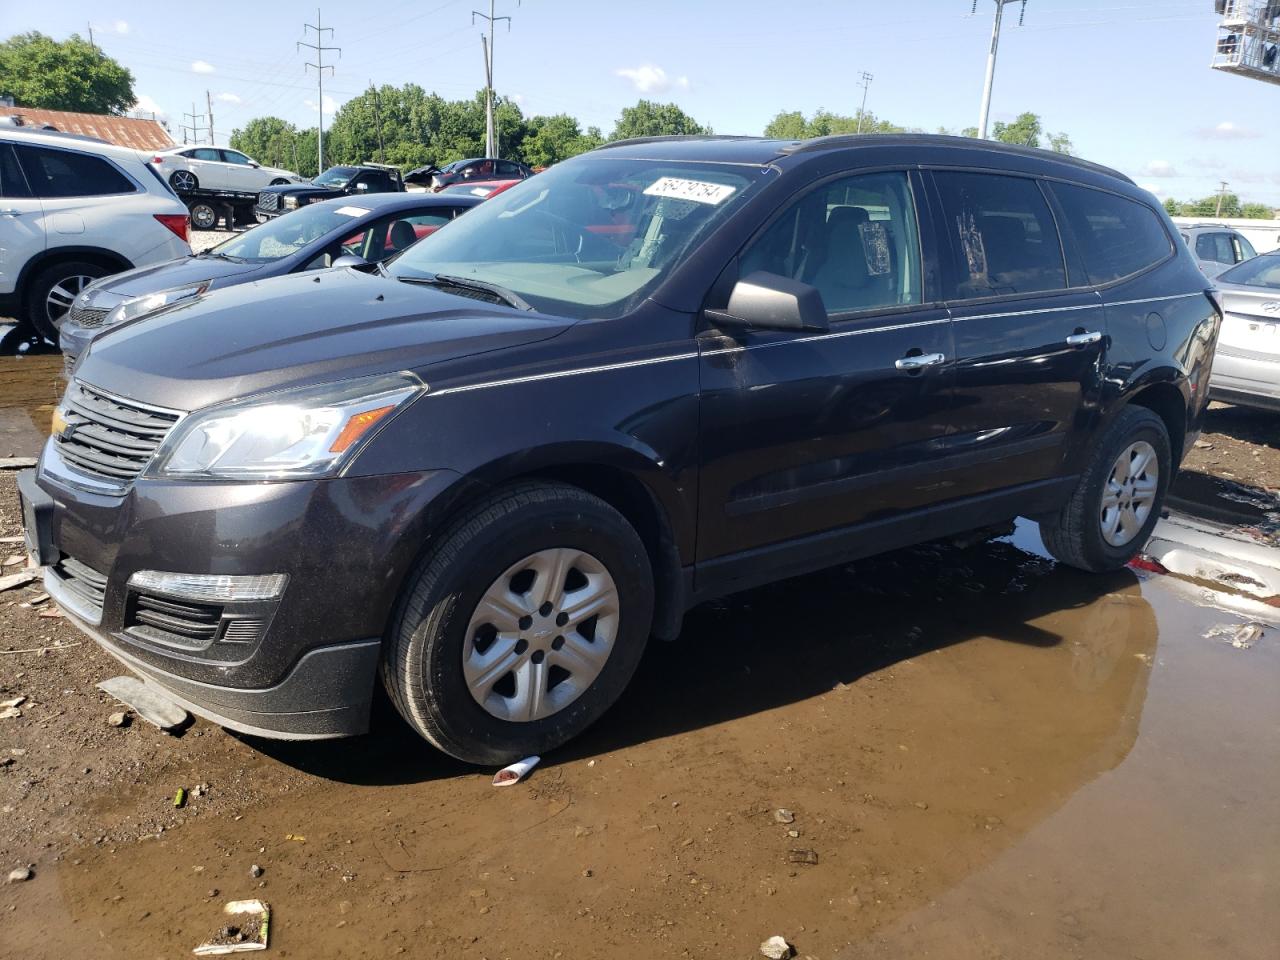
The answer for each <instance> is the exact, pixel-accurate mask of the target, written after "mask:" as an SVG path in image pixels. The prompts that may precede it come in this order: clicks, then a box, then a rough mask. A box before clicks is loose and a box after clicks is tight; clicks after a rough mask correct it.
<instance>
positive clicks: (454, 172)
mask: <svg viewBox="0 0 1280 960" xmlns="http://www.w3.org/2000/svg"><path fill="white" fill-rule="evenodd" d="M532 176H533V170H532V169H531V168H529V167H528V166H526V165H525V164H523V163H517V162H516V161H515V160H493V159H487V158H484V157H478V158H475V157H473V158H471V159H469V160H455V161H454V162H453V163H446V164H445V165H444V166H443V167H441V168H440V169H439V170H437V171H435V172H434V173H432V174H431V189H432V190H443V189H444V188H445V187H448V186H451V185H452V184H455V183H466V182H469V181H472V180H477V181H479V180H527V179H528V178H529V177H532Z"/></svg>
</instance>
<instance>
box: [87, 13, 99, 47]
mask: <svg viewBox="0 0 1280 960" xmlns="http://www.w3.org/2000/svg"><path fill="white" fill-rule="evenodd" d="M89 46H90V47H92V48H93V52H94V53H97V52H98V45H97V44H96V43H94V42H93V21H92V20H91V21H89Z"/></svg>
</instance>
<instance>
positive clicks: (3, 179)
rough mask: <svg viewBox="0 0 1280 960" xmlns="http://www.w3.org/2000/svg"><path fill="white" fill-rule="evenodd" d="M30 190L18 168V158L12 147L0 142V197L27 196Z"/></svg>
mask: <svg viewBox="0 0 1280 960" xmlns="http://www.w3.org/2000/svg"><path fill="white" fill-rule="evenodd" d="M29 196H31V190H30V189H29V188H28V187H27V179H26V177H24V176H23V175H22V171H21V170H20V169H18V158H17V157H15V156H14V154H13V148H12V147H11V146H9V145H8V144H5V143H0V197H29Z"/></svg>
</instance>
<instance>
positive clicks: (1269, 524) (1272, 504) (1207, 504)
mask: <svg viewBox="0 0 1280 960" xmlns="http://www.w3.org/2000/svg"><path fill="white" fill-rule="evenodd" d="M1277 429H1280V422H1278V424H1277ZM1167 505H1168V506H1169V507H1170V508H1172V509H1174V510H1176V511H1178V512H1179V513H1183V514H1186V515H1187V516H1190V517H1194V518H1196V519H1198V520H1208V521H1211V522H1213V523H1222V524H1226V525H1228V526H1232V527H1239V528H1243V529H1244V530H1246V531H1248V532H1252V533H1253V534H1254V535H1255V536H1261V537H1263V538H1275V537H1280V498H1277V497H1276V495H1275V494H1274V493H1271V492H1269V491H1267V490H1264V489H1262V488H1261V487H1256V486H1253V485H1252V484H1248V483H1242V482H1241V481H1239V480H1228V479H1226V478H1225V477H1215V476H1213V475H1212V474H1208V473H1201V472H1200V471H1198V470H1186V469H1183V470H1181V471H1179V472H1178V476H1177V479H1175V480H1174V482H1173V487H1172V488H1171V489H1170V490H1169V499H1168V501H1167Z"/></svg>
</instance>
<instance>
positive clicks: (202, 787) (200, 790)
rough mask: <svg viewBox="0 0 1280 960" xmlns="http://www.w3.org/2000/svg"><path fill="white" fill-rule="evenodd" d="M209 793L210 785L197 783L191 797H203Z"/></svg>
mask: <svg viewBox="0 0 1280 960" xmlns="http://www.w3.org/2000/svg"><path fill="white" fill-rule="evenodd" d="M208 792H209V785H208V784H207V783H197V784H196V785H195V786H194V787H192V788H191V795H192V796H193V797H203V796H204V795H205V794H206V793H208Z"/></svg>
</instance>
